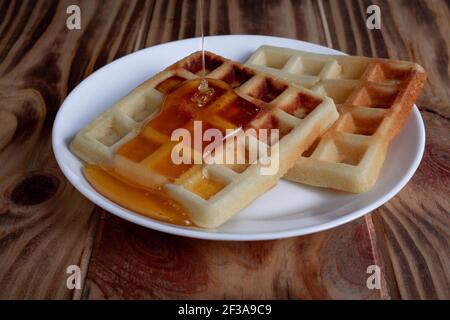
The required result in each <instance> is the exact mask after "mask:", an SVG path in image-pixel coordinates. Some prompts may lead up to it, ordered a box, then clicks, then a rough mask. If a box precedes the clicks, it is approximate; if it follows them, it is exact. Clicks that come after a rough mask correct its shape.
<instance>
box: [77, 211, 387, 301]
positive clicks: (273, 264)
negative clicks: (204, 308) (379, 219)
mask: <svg viewBox="0 0 450 320" xmlns="http://www.w3.org/2000/svg"><path fill="white" fill-rule="evenodd" d="M101 222H102V223H101V224H100V225H101V229H100V231H99V236H98V240H97V243H96V245H95V249H94V252H93V255H92V260H91V264H90V268H89V275H88V281H87V285H86V287H85V291H84V294H83V297H84V298H87V299H199V298H200V299H343V298H346V299H351V298H355V299H360V298H367V299H374V298H380V291H381V296H382V297H383V298H387V296H386V295H385V293H386V291H385V286H386V284H384V283H383V284H382V285H383V287H382V288H383V290H380V291H379V290H368V289H367V287H366V280H367V277H368V274H367V273H366V271H367V267H368V266H370V265H373V264H380V261H379V260H378V257H377V256H376V255H377V253H376V252H374V251H373V245H372V241H373V239H371V235H372V234H373V232H371V230H369V229H368V224H366V223H365V220H364V219H360V220H357V221H355V222H352V223H349V224H346V225H344V226H342V227H339V228H336V229H334V230H332V231H327V232H321V233H317V234H314V235H311V236H306V237H295V238H290V239H284V240H274V241H257V242H226V241H205V240H197V239H190V238H183V237H178V236H172V235H168V234H164V233H160V232H157V231H153V230H149V229H146V228H143V227H140V226H137V225H134V224H132V223H129V222H126V221H124V220H121V219H118V218H116V217H114V216H112V215H109V214H106V215H105V216H104V217H103V218H102V221H101Z"/></svg>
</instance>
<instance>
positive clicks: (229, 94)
mask: <svg viewBox="0 0 450 320" xmlns="http://www.w3.org/2000/svg"><path fill="white" fill-rule="evenodd" d="M199 7H200V8H199V9H200V13H199V16H200V23H201V26H200V27H201V47H202V48H201V49H202V56H201V59H202V72H201V74H200V76H201V78H200V79H197V80H191V81H185V79H183V78H180V77H177V76H173V77H170V78H168V79H166V80H164V81H163V82H162V83H160V84H159V85H158V86H157V88H156V89H157V90H159V91H161V92H163V93H169V94H168V95H167V96H166V98H165V99H164V102H163V106H162V108H161V111H160V113H159V114H158V115H157V116H156V117H154V118H153V119H152V120H150V121H149V123H147V124H146V125H145V126H144V128H143V129H142V131H141V132H140V133H139V134H138V135H137V136H136V137H135V138H133V139H132V140H131V141H129V142H127V143H126V144H124V145H123V146H121V147H120V148H119V150H118V151H117V153H116V155H115V160H116V161H115V166H114V167H112V168H101V167H98V166H93V165H86V166H85V167H84V175H85V177H86V179H87V180H88V181H89V182H90V184H91V185H92V186H93V187H94V188H95V189H96V190H97V191H98V192H100V193H101V194H102V195H104V196H105V197H107V198H108V199H110V200H112V201H113V202H115V203H118V204H119V205H121V206H123V207H125V208H128V209H130V210H132V211H135V212H137V213H140V214H142V215H145V216H148V217H151V218H155V219H159V220H162V221H165V222H169V223H173V224H178V225H191V224H192V222H191V221H190V220H189V216H188V214H187V212H186V210H185V209H184V208H183V207H182V206H181V205H180V204H179V203H177V202H176V201H175V200H174V199H172V198H171V197H170V196H169V195H168V194H167V193H166V192H165V190H164V189H163V188H162V185H163V183H162V182H161V181H152V179H151V177H152V176H151V174H150V173H149V174H148V175H147V177H146V174H147V173H148V172H156V173H157V174H158V175H159V176H160V177H161V176H162V177H164V179H165V182H175V181H176V180H177V179H179V178H180V176H182V175H183V174H185V173H186V172H187V171H188V170H189V169H190V168H191V167H192V165H190V164H179V165H177V164H175V163H174V162H173V161H172V159H171V158H170V150H171V149H172V148H173V146H175V144H176V142H171V141H169V140H170V136H171V134H172V132H173V130H175V129H178V128H182V127H185V128H187V129H188V130H190V131H191V133H192V127H193V126H192V122H193V120H201V121H202V124H203V128H202V129H203V131H205V130H206V129H208V128H212V127H215V128H218V129H220V130H221V131H222V132H223V133H224V132H225V130H226V129H235V130H238V129H239V128H242V127H243V126H245V125H246V124H247V123H248V122H250V121H251V120H252V119H253V118H254V117H255V116H256V114H257V113H258V111H259V108H258V107H256V106H254V105H253V104H251V103H249V102H248V101H246V100H244V99H242V98H240V97H238V96H237V95H236V94H235V93H234V92H233V90H232V88H231V87H230V86H229V85H228V84H227V83H225V82H222V81H219V80H212V79H207V78H205V75H206V64H205V39H204V30H203V0H200V6H199ZM219 97H222V100H221V101H222V103H219V104H217V103H216V105H215V107H214V108H209V106H210V105H211V104H212V103H213V102H214V101H215V100H217V99H218V98H219ZM216 115H219V116H218V117H217V116H216ZM214 117H215V118H216V119H217V118H219V119H220V121H218V122H217V121H216V123H212V121H211V120H210V119H211V118H214ZM224 137H225V135H224ZM203 146H204V144H202V147H203ZM200 151H201V150H200ZM189 178H190V179H189V185H188V186H187V187H188V189H189V190H190V191H192V192H194V193H196V194H197V195H199V196H200V197H202V198H204V199H208V198H209V197H210V196H212V195H214V194H215V193H216V192H218V191H219V190H220V189H221V188H223V187H224V186H223V185H222V184H220V183H218V182H216V181H214V180H211V179H208V178H206V177H203V176H202V175H201V174H200V175H198V176H195V175H194V176H191V177H189Z"/></svg>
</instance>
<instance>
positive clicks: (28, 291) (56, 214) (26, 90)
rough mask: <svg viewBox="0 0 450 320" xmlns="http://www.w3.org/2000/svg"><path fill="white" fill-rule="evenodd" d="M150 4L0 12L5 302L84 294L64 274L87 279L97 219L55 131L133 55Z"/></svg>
mask: <svg viewBox="0 0 450 320" xmlns="http://www.w3.org/2000/svg"><path fill="white" fill-rule="evenodd" d="M71 4H77V5H79V6H80V7H81V12H82V29H81V30H79V31H78V30H76V31H69V30H67V28H66V18H67V14H66V8H67V7H68V6H69V5H71ZM144 5H145V4H144V2H141V1H121V2H119V1H112V0H110V1H106V2H104V1H102V2H94V1H88V0H84V1H72V0H70V1H60V2H57V1H2V2H1V3H0V17H1V19H0V34H1V36H0V101H1V104H0V128H3V129H2V130H0V144H1V145H0V163H2V166H0V261H1V267H0V287H1V290H0V298H19V299H20V298H59V299H62V298H65V299H67V298H76V297H77V296H79V294H80V292H79V291H69V290H68V289H67V288H66V278H67V274H66V268H67V266H69V265H72V264H76V265H80V266H82V267H83V268H82V271H83V275H85V274H86V271H87V262H88V261H89V258H90V252H91V246H92V243H93V238H94V235H95V231H96V226H97V220H98V219H97V218H98V215H97V214H95V213H94V211H95V208H94V205H93V204H92V203H91V202H90V201H88V200H87V199H85V198H84V197H82V196H81V195H80V194H79V193H78V192H77V191H76V190H75V189H74V188H73V187H72V186H71V185H70V184H69V183H68V182H67V180H66V179H65V178H64V177H63V175H62V173H61V172H60V170H59V168H58V166H57V164H56V162H55V159H54V156H53V154H52V150H51V128H52V124H53V119H54V116H55V114H56V112H57V110H58V108H59V106H60V104H61V102H62V101H63V99H64V97H65V96H66V95H67V92H68V91H70V90H71V89H72V88H73V87H74V86H75V85H77V84H78V83H79V82H80V81H81V80H82V79H83V78H84V77H86V76H87V75H88V74H90V73H91V72H92V71H93V70H95V69H96V68H98V67H100V66H102V65H104V64H105V63H108V62H110V61H112V60H113V59H115V58H117V57H119V56H121V55H123V54H126V53H128V52H130V51H132V50H133V49H134V42H135V41H136V39H137V36H138V32H139V28H140V26H141V23H142V19H143V17H144V16H143V15H142V12H143V11H142V10H141V8H142V7H144ZM7 124H8V126H6V125H7ZM5 128H6V129H5Z"/></svg>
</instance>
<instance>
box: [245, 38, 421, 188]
mask: <svg viewBox="0 0 450 320" xmlns="http://www.w3.org/2000/svg"><path fill="white" fill-rule="evenodd" d="M246 65H248V66H250V67H251V68H254V69H258V70H260V71H263V72H266V73H269V74H272V75H274V76H276V77H278V78H280V79H285V80H289V81H292V82H295V83H297V84H300V85H302V86H305V87H307V88H311V89H312V90H313V91H315V92H318V93H322V94H325V95H327V96H329V97H331V98H332V99H333V100H334V102H335V104H336V107H337V109H338V111H339V114H340V117H339V120H338V121H336V122H335V124H334V125H333V126H332V127H331V128H330V129H329V130H328V131H327V132H326V133H325V134H324V135H323V136H322V137H319V138H318V139H317V140H316V141H315V142H314V143H313V145H312V146H311V147H310V148H309V149H308V150H306V151H304V152H302V153H301V157H300V158H299V160H298V161H297V162H296V164H295V165H294V167H293V168H292V169H290V170H289V171H288V173H287V174H286V176H285V178H286V179H289V180H292V181H296V182H301V183H305V184H309V185H314V186H320V187H327V188H333V189H337V190H344V191H348V192H353V193H361V192H365V191H368V190H369V189H371V188H372V187H373V185H374V184H375V182H376V180H377V178H378V176H379V173H380V170H381V167H382V165H383V162H384V160H385V157H386V153H387V149H388V145H389V142H390V141H391V140H392V138H393V137H395V135H396V134H397V133H398V132H399V131H400V129H401V128H402V127H403V125H404V123H405V121H406V119H407V117H408V115H409V113H410V111H411V109H412V106H413V103H414V101H415V100H416V99H417V97H418V96H419V94H420V91H421V88H422V86H423V84H424V82H425V80H426V72H425V70H424V69H423V68H422V67H421V66H420V65H418V64H415V63H412V62H405V61H394V60H387V59H378V58H367V57H354V56H345V55H324V54H315V53H309V52H304V51H299V50H293V49H287V48H279V47H273V46H261V47H260V48H258V49H257V50H256V51H255V52H254V53H253V54H252V56H251V57H250V58H249V60H248V61H247V62H246Z"/></svg>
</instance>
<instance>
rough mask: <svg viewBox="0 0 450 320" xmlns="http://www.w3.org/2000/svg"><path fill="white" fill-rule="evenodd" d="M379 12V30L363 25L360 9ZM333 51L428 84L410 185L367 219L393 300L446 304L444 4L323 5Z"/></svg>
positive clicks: (449, 277)
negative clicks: (407, 69)
mask: <svg viewBox="0 0 450 320" xmlns="http://www.w3.org/2000/svg"><path fill="white" fill-rule="evenodd" d="M371 4H377V5H378V6H379V7H380V8H381V18H382V27H381V30H372V31H371V30H368V29H367V28H366V26H365V19H366V17H367V15H366V8H367V6H369V5H371ZM324 7H325V12H326V16H327V19H328V21H329V27H330V34H331V39H332V44H333V46H334V47H335V48H337V49H340V50H343V51H345V52H348V53H350V54H362V55H368V56H381V57H389V58H394V59H405V60H411V61H415V62H418V63H420V64H421V65H422V66H424V67H425V69H426V70H427V72H428V77H429V79H428V83H427V84H426V86H425V88H424V92H423V94H422V97H421V99H420V100H419V101H418V103H417V104H418V106H419V108H420V110H421V114H422V116H423V118H424V121H425V128H426V131H427V138H426V149H425V155H424V158H423V160H422V163H421V165H420V167H419V169H418V171H417V173H416V174H415V176H414V177H413V179H412V180H411V182H410V183H409V184H408V185H407V186H406V187H405V188H404V189H403V190H402V191H401V192H400V193H399V194H398V196H396V197H395V198H394V199H392V200H391V201H389V202H388V203H387V204H385V205H384V206H382V207H381V208H379V209H378V210H377V211H376V212H377V213H376V214H374V221H375V225H376V231H377V235H378V239H379V242H378V245H379V248H380V250H381V252H383V253H384V254H383V258H384V260H385V261H386V264H387V267H386V269H387V270H388V271H389V274H387V275H386V278H387V279H388V282H389V283H390V284H391V285H390V286H389V287H390V295H391V296H392V297H394V298H406V299H408V298H428V299H429V298H447V299H448V298H449V297H450V273H449V270H450V269H449V265H450V246H449V239H450V219H449V215H450V199H449V197H448V194H449V191H450V188H449V187H450V183H449V181H450V174H449V173H450V157H449V153H448V150H449V142H448V139H446V138H443V137H448V136H449V135H450V122H449V119H450V118H449V115H450V107H449V106H450V92H449V90H448V88H449V87H450V75H449V70H450V69H449V54H450V50H449V48H450V46H449V44H450V35H449V32H448V31H449V21H450V10H449V2H448V1H441V0H433V1H339V2H338V1H332V0H328V1H324Z"/></svg>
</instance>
